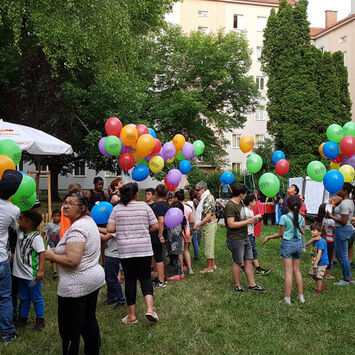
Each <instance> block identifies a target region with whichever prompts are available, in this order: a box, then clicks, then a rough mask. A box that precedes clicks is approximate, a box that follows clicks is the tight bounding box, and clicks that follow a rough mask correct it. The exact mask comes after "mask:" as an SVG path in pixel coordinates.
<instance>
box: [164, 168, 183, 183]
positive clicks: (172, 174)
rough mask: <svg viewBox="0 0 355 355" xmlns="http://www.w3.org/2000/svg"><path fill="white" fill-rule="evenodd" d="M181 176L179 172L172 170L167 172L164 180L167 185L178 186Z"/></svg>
mask: <svg viewBox="0 0 355 355" xmlns="http://www.w3.org/2000/svg"><path fill="white" fill-rule="evenodd" d="M181 178H182V174H181V171H180V170H178V169H172V170H170V171H169V172H168V175H167V176H166V179H167V180H168V183H169V184H171V185H178V184H179V183H180V181H181Z"/></svg>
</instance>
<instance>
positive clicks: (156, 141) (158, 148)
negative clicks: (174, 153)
mask: <svg viewBox="0 0 355 355" xmlns="http://www.w3.org/2000/svg"><path fill="white" fill-rule="evenodd" d="M154 142H155V146H154V149H153V151H152V152H151V153H150V154H149V155H148V157H151V158H152V157H154V155H157V154H158V153H159V152H160V149H161V142H160V140H159V139H158V138H154Z"/></svg>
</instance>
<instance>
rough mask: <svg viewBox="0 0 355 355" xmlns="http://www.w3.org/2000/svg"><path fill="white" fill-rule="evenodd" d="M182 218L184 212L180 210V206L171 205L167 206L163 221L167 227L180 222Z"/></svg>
mask: <svg viewBox="0 0 355 355" xmlns="http://www.w3.org/2000/svg"><path fill="white" fill-rule="evenodd" d="M183 219H184V214H183V213H182V211H181V210H180V208H177V207H172V208H169V209H168V211H167V212H166V213H165V216H164V223H165V225H166V226H167V227H168V228H175V227H177V226H178V225H179V224H181V222H182V220H183Z"/></svg>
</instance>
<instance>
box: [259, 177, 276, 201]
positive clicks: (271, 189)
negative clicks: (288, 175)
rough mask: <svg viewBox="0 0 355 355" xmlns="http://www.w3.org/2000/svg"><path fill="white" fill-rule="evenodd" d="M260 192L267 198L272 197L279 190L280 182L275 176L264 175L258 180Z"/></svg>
mask: <svg viewBox="0 0 355 355" xmlns="http://www.w3.org/2000/svg"><path fill="white" fill-rule="evenodd" d="M259 188H260V191H261V192H262V193H263V194H264V195H265V196H268V197H274V196H276V194H277V193H278V192H279V190H280V180H279V179H278V177H277V176H276V175H275V174H272V173H265V174H263V175H261V176H260V179H259Z"/></svg>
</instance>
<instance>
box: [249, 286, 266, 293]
mask: <svg viewBox="0 0 355 355" xmlns="http://www.w3.org/2000/svg"><path fill="white" fill-rule="evenodd" d="M248 290H249V291H255V292H262V293H265V292H266V290H264V289H263V288H262V287H261V286H259V285H255V286H249V288H248Z"/></svg>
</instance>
